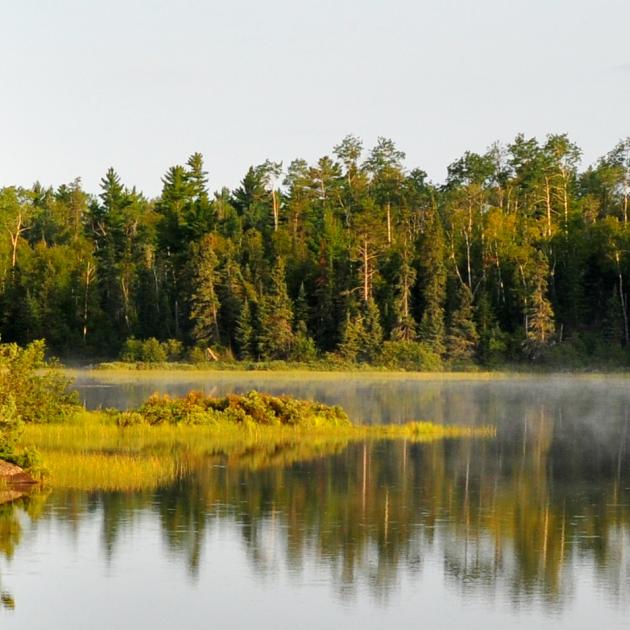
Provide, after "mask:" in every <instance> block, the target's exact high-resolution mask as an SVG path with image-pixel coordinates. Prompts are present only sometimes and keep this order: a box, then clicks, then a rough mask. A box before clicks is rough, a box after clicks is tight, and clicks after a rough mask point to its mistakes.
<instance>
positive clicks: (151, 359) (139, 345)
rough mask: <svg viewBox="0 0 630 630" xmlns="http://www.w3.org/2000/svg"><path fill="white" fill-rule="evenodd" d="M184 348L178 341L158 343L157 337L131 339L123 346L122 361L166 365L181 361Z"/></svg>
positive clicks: (169, 340)
mask: <svg viewBox="0 0 630 630" xmlns="http://www.w3.org/2000/svg"><path fill="white" fill-rule="evenodd" d="M183 354H184V346H183V344H182V342H181V341H178V340H177V339H167V340H166V341H158V340H157V339H156V338H155V337H150V338H149V339H136V338H135V337H129V339H127V341H125V343H124V344H123V348H122V350H121V352H120V360H121V361H124V362H125V363H166V361H172V362H175V361H180V360H181V359H182V356H183Z"/></svg>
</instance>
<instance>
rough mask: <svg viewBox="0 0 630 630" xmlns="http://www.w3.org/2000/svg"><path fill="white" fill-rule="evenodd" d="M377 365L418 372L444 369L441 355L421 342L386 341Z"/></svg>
mask: <svg viewBox="0 0 630 630" xmlns="http://www.w3.org/2000/svg"><path fill="white" fill-rule="evenodd" d="M376 364H377V365H382V366H383V367H387V368H392V369H400V370H413V371H418V372H421V371H422V372H436V371H439V370H441V369H442V360H441V359H440V357H439V355H437V354H436V353H435V352H433V351H432V350H431V349H430V348H429V346H427V345H426V344H424V343H422V342H419V341H385V342H384V343H383V347H382V350H381V354H380V356H379V357H378V359H377V361H376Z"/></svg>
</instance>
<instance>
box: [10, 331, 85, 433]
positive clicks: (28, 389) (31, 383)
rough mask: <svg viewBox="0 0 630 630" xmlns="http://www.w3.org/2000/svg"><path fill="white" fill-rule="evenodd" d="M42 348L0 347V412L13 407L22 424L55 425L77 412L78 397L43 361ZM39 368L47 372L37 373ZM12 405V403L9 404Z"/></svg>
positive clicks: (51, 364)
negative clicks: (7, 407)
mask: <svg viewBox="0 0 630 630" xmlns="http://www.w3.org/2000/svg"><path fill="white" fill-rule="evenodd" d="M44 354H45V344H44V342H43V341H34V342H32V343H30V344H29V345H28V346H26V347H25V348H20V347H19V346H18V345H16V344H14V343H8V344H0V408H5V407H6V406H7V405H11V404H15V408H16V410H17V414H18V415H19V416H20V418H21V419H22V420H23V421H24V422H58V421H61V420H64V419H66V418H67V417H68V416H69V415H71V414H73V413H74V412H75V411H76V410H77V406H78V404H79V397H78V394H77V393H76V392H73V391H70V389H69V385H70V379H68V378H66V377H65V376H63V375H62V374H61V373H60V372H59V371H58V369H57V367H58V366H57V364H56V363H54V362H46V361H45V358H44ZM40 368H47V369H46V370H45V371H43V372H40V371H39V369H40ZM11 401H12V402H11Z"/></svg>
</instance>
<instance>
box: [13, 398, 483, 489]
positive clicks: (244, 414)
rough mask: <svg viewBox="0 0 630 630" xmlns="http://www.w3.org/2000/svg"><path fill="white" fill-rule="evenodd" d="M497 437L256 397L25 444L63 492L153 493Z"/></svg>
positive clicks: (92, 424)
mask: <svg viewBox="0 0 630 630" xmlns="http://www.w3.org/2000/svg"><path fill="white" fill-rule="evenodd" d="M494 434H495V432H494V428H493V427H468V426H444V425H438V424H434V423H431V422H409V423H406V424H402V425H358V424H353V423H351V422H350V421H349V420H348V417H347V415H346V414H345V412H344V411H343V410H342V409H340V408H338V407H329V406H326V405H322V404H320V403H314V402H311V401H301V400H295V399H292V398H289V397H274V396H269V395H265V394H260V393H258V392H250V393H249V394H245V395H243V396H226V397H223V398H214V397H208V396H203V395H202V394H199V393H194V392H193V393H190V394H188V395H187V396H185V397H182V398H171V397H168V396H154V397H152V398H150V399H149V400H148V401H147V402H146V403H144V404H143V405H141V406H140V407H138V408H137V409H135V410H133V411H125V412H119V411H108V412H104V411H81V412H78V413H77V414H76V415H75V416H74V417H73V418H72V419H71V420H69V421H66V422H63V423H48V424H29V425H28V426H26V427H25V430H24V433H23V435H22V441H23V443H24V444H28V445H29V446H33V447H35V448H37V449H38V450H39V452H40V453H41V456H42V459H43V461H44V464H45V466H46V468H47V469H48V472H49V481H48V483H49V484H50V485H52V486H53V487H56V488H60V489H76V490H119V491H132V490H140V489H151V488H156V487H159V486H160V485H163V484H165V483H169V482H172V481H174V480H175V479H177V477H178V476H181V475H185V474H187V473H188V472H190V471H191V470H193V469H194V468H195V467H196V466H197V465H198V463H199V462H200V461H202V460H207V458H209V457H210V458H215V459H216V460H217V461H218V462H220V463H221V464H222V465H229V466H239V467H243V466H245V467H248V468H253V469H258V468H262V467H266V466H274V465H283V466H286V465H290V464H292V463H295V462H297V461H304V460H307V459H312V458H315V457H322V456H324V455H328V454H332V453H335V452H339V451H340V450H343V449H344V448H345V447H347V446H348V444H350V443H351V442H358V441H377V440H401V439H404V440H408V441H410V442H432V441H436V440H443V439H456V438H481V439H483V438H491V437H493V436H494Z"/></svg>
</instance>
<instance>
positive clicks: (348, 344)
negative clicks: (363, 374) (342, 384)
mask: <svg viewBox="0 0 630 630" xmlns="http://www.w3.org/2000/svg"><path fill="white" fill-rule="evenodd" d="M382 345H383V329H382V327H381V322H380V313H379V310H378V306H377V305H376V302H375V301H374V300H369V301H368V302H367V303H364V304H362V306H361V308H360V310H359V312H358V313H357V314H356V315H355V316H354V317H351V316H348V319H347V320H346V325H345V327H344V331H343V335H342V343H341V346H340V353H341V355H342V356H343V357H344V358H346V359H348V360H350V361H359V362H365V363H371V362H373V361H374V360H375V359H376V358H377V357H378V356H379V354H380V353H381V348H382Z"/></svg>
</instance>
